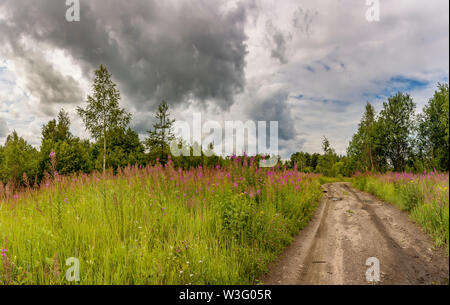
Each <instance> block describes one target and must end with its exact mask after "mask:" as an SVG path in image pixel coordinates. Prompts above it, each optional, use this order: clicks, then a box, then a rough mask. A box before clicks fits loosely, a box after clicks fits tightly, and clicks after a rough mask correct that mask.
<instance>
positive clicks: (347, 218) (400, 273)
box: [261, 182, 449, 285]
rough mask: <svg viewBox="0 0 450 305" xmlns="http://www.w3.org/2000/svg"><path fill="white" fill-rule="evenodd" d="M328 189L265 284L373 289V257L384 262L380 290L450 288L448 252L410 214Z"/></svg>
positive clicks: (349, 191)
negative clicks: (396, 286)
mask: <svg viewBox="0 0 450 305" xmlns="http://www.w3.org/2000/svg"><path fill="white" fill-rule="evenodd" d="M324 189H325V191H326V192H324V196H323V198H322V200H321V202H320V204H319V207H318V209H317V211H316V213H315V215H314V217H313V219H312V220H311V222H310V223H309V225H308V226H307V227H306V228H305V229H304V230H303V231H301V232H300V234H299V235H298V236H297V237H296V239H295V241H294V242H293V243H292V244H291V246H289V247H288V248H287V249H286V251H285V252H284V253H283V254H282V255H281V256H280V257H279V259H278V260H277V261H276V262H274V263H273V264H272V265H271V266H270V268H269V272H268V274H266V275H265V276H264V277H262V278H261V281H262V282H263V283H264V284H269V285H270V284H272V285H277V284H278V285H280V284H281V285H297V284H356V285H358V284H369V283H368V282H367V281H366V271H367V269H368V268H369V267H368V266H366V260H367V259H368V258H369V257H375V258H377V259H378V260H379V262H380V276H381V278H380V281H379V282H377V284H448V278H449V259H448V256H447V253H446V251H445V250H444V249H441V248H436V247H435V246H434V242H433V240H432V239H431V238H430V237H429V236H428V235H427V234H426V233H425V232H424V231H423V230H422V229H421V228H420V227H418V226H417V225H416V224H414V223H413V222H412V221H411V220H410V219H409V217H408V215H407V214H406V213H404V212H402V211H400V210H399V209H398V208H396V207H395V206H393V205H391V204H388V203H384V202H382V201H380V200H378V199H376V198H375V197H373V196H371V195H370V194H367V193H363V192H360V191H358V190H356V189H354V188H353V187H352V186H351V185H350V184H349V183H344V182H339V183H331V184H326V185H324Z"/></svg>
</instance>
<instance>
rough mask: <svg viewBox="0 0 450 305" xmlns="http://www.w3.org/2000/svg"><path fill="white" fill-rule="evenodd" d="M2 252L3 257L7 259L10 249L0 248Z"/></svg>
mask: <svg viewBox="0 0 450 305" xmlns="http://www.w3.org/2000/svg"><path fill="white" fill-rule="evenodd" d="M0 252H1V255H2V257H5V256H6V252H8V248H0Z"/></svg>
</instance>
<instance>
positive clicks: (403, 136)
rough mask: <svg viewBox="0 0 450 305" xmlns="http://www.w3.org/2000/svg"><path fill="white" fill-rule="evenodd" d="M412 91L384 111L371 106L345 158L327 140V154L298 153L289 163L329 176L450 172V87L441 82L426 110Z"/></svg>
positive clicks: (390, 102) (390, 101)
mask: <svg viewBox="0 0 450 305" xmlns="http://www.w3.org/2000/svg"><path fill="white" fill-rule="evenodd" d="M415 110H416V104H415V103H414V101H413V99H412V98H411V96H410V95H409V94H408V93H403V92H398V93H397V94H395V95H393V96H391V97H389V98H388V100H387V101H386V102H384V103H383V107H382V109H381V111H380V113H378V114H377V113H376V112H375V109H374V107H373V106H372V105H371V104H370V103H367V104H366V107H365V112H364V114H363V116H362V118H361V121H360V123H359V125H358V130H357V132H356V133H355V134H354V135H353V137H352V139H351V141H350V143H349V145H348V148H347V154H346V155H345V156H339V155H337V154H336V153H335V152H334V150H333V149H332V148H331V146H330V143H329V141H328V139H327V138H324V141H323V154H322V155H319V154H312V155H311V154H308V153H304V152H297V153H295V154H293V155H292V156H291V160H290V165H291V166H293V164H294V163H295V164H297V166H298V167H299V169H300V170H305V171H310V172H320V173H323V174H325V175H327V176H351V175H352V174H353V173H355V172H356V171H360V172H386V171H396V172H402V171H407V172H424V171H426V170H428V171H432V170H437V171H448V170H449V85H448V83H447V84H440V83H439V84H438V86H437V90H436V91H435V92H434V95H433V97H431V98H430V99H429V100H428V102H427V104H426V105H425V107H424V108H423V110H422V112H421V113H419V114H416V113H415Z"/></svg>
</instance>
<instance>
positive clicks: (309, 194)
mask: <svg viewBox="0 0 450 305" xmlns="http://www.w3.org/2000/svg"><path fill="white" fill-rule="evenodd" d="M320 196H321V189H320V182H319V179H318V176H316V175H312V174H310V175H307V174H301V173H298V172H296V171H271V170H265V169H257V168H255V167H242V166H237V165H233V166H231V167H230V168H227V169H220V168H216V169H202V168H198V169H193V170H189V171H178V170H176V169H174V168H172V167H171V166H168V167H167V168H163V167H161V166H157V167H147V168H142V169H139V168H133V167H130V168H126V169H125V170H124V171H121V172H119V173H118V174H117V175H115V176H113V175H112V174H108V175H106V176H102V175H99V174H93V175H89V176H87V175H80V176H72V177H61V176H59V177H56V179H49V180H48V181H47V182H46V183H43V184H42V186H41V187H40V188H39V189H32V188H29V189H25V190H24V191H23V192H21V193H19V194H10V193H8V189H6V190H5V189H3V190H2V192H0V248H1V251H2V256H1V257H0V263H1V265H0V280H1V283H3V284H69V283H74V282H68V281H67V280H66V276H65V274H66V271H67V269H68V268H69V266H66V260H67V259H68V258H70V257H74V258H76V259H78V260H79V262H80V282H79V284H250V283H254V281H255V280H256V279H257V278H258V277H259V276H260V275H261V274H262V273H263V272H265V271H266V268H267V264H268V263H269V262H271V261H272V260H273V259H274V258H275V257H276V256H277V255H278V254H279V253H280V252H281V251H282V250H283V248H284V247H285V246H287V245H288V244H289V243H290V242H291V241H292V239H293V236H295V235H296V234H297V233H298V231H299V230H300V229H302V228H303V227H304V226H305V225H306V224H307V222H308V221H309V219H310V218H311V216H312V215H313V213H314V211H315V208H316V206H317V202H318V200H319V198H320Z"/></svg>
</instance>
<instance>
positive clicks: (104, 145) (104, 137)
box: [103, 133, 106, 174]
mask: <svg viewBox="0 0 450 305" xmlns="http://www.w3.org/2000/svg"><path fill="white" fill-rule="evenodd" d="M105 172H106V133H103V174H104V173H105Z"/></svg>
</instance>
